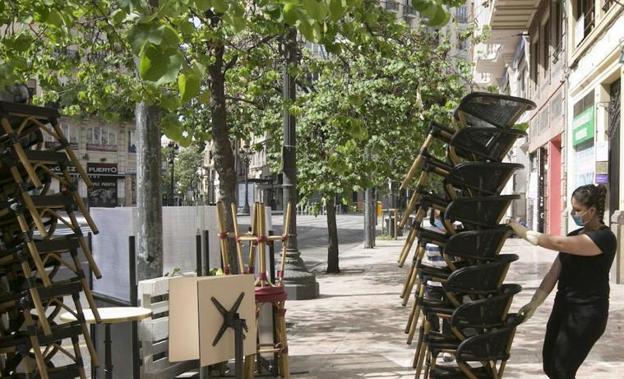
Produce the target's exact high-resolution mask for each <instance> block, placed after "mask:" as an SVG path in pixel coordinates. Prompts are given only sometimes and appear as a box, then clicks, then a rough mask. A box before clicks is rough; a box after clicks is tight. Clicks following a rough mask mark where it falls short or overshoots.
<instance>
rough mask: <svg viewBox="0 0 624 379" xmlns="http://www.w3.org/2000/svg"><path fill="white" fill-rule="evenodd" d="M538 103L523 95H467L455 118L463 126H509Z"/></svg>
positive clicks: (477, 93)
mask: <svg viewBox="0 0 624 379" xmlns="http://www.w3.org/2000/svg"><path fill="white" fill-rule="evenodd" d="M536 107H537V105H536V104H535V103H534V102H532V101H531V100H527V99H524V98H521V97H515V96H507V95H500V94H495V93H487V92H473V93H471V94H468V95H466V96H465V97H464V98H463V99H462V101H461V103H460V104H459V106H458V107H457V109H456V110H455V119H456V120H457V121H458V122H459V123H460V124H461V125H463V126H470V127H479V126H485V127H495V128H509V127H512V126H513V125H514V124H515V123H516V121H518V119H519V118H520V117H521V116H522V115H523V114H524V112H526V111H529V110H533V109H535V108H536Z"/></svg>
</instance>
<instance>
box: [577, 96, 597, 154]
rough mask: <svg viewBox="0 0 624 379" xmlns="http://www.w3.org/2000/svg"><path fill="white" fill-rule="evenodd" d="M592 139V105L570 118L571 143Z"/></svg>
mask: <svg viewBox="0 0 624 379" xmlns="http://www.w3.org/2000/svg"><path fill="white" fill-rule="evenodd" d="M593 139H594V107H593V106H592V107H590V108H587V109H586V110H585V111H583V113H581V114H579V115H578V116H576V117H574V120H572V145H574V146H576V145H579V144H581V143H583V142H585V141H589V140H593Z"/></svg>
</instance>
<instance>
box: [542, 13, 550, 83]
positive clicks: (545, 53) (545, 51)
mask: <svg viewBox="0 0 624 379" xmlns="http://www.w3.org/2000/svg"><path fill="white" fill-rule="evenodd" d="M542 36H544V38H542V67H543V68H544V76H546V75H548V68H549V67H550V21H546V23H545V24H544V26H543V27H542Z"/></svg>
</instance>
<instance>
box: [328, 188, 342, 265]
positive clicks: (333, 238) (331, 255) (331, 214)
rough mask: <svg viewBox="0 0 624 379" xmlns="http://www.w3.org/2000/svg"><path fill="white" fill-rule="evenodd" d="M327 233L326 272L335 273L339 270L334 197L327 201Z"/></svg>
mask: <svg viewBox="0 0 624 379" xmlns="http://www.w3.org/2000/svg"><path fill="white" fill-rule="evenodd" d="M327 233H328V235H329V245H328V246H327V273H328V274H337V273H339V272H340V267H339V265H338V226H337V223H336V199H332V200H330V201H328V202H327Z"/></svg>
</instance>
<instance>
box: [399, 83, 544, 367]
mask: <svg viewBox="0 0 624 379" xmlns="http://www.w3.org/2000/svg"><path fill="white" fill-rule="evenodd" d="M534 108H535V104H534V103H533V102H531V101H528V100H525V99H521V98H517V97H511V96H505V95H497V94H490V93H472V94H470V95H468V96H466V97H465V98H464V99H463V100H462V102H461V104H460V105H459V107H458V108H457V110H456V111H455V125H454V126H453V127H448V126H442V125H436V124H434V125H431V127H430V129H429V134H428V136H427V138H426V140H425V143H424V144H423V146H422V148H421V149H420V152H419V154H418V156H417V157H416V159H415V160H414V164H413V165H412V167H411V168H410V171H409V173H408V174H407V176H406V178H405V180H404V181H403V183H402V188H403V189H407V188H408V187H409V188H410V191H411V198H410V201H409V203H408V206H407V209H406V211H405V212H404V215H403V219H402V220H401V223H400V225H399V227H401V228H402V227H405V226H406V225H409V226H410V232H409V233H408V236H407V239H406V241H405V245H404V247H403V250H402V252H401V255H400V258H399V265H400V266H402V265H403V264H404V263H405V261H406V258H407V257H408V255H409V253H410V250H412V246H413V244H414V243H415V242H416V249H415V253H414V256H413V260H412V265H411V268H410V269H409V270H408V273H407V277H406V279H405V285H404V288H403V292H402V295H401V297H402V298H403V305H407V303H408V300H409V298H410V295H411V294H412V293H414V297H415V299H414V303H413V306H412V310H411V313H410V316H409V320H408V323H407V326H406V330H405V331H406V333H407V334H408V343H410V344H411V343H412V340H413V338H414V337H415V335H416V331H418V340H417V341H418V342H417V346H416V352H415V356H414V362H413V366H414V368H416V378H419V377H420V376H421V375H424V377H431V378H500V377H501V376H502V374H503V371H504V369H505V364H506V362H507V360H508V358H509V351H510V348H511V342H512V340H513V336H514V333H515V329H516V326H517V325H518V324H519V323H520V322H521V317H519V316H518V315H515V314H510V313H509V308H510V305H511V303H512V301H513V297H514V295H515V294H517V293H518V292H520V290H521V288H520V286H519V285H516V284H506V283H504V281H505V277H506V274H507V271H508V269H509V266H510V264H511V263H513V262H514V261H515V260H517V259H518V256H517V255H515V254H500V251H501V248H502V246H503V244H504V242H505V240H506V239H507V238H508V237H509V235H510V234H511V230H510V229H509V228H508V227H507V226H506V225H504V224H502V222H503V221H502V218H503V217H504V215H505V212H506V211H507V208H508V207H509V205H510V204H511V203H512V201H513V200H515V199H518V198H519V196H517V195H501V191H502V190H503V189H504V187H505V186H506V184H507V182H508V180H509V179H510V178H511V177H512V176H513V173H514V172H515V171H516V170H518V169H521V168H522V167H523V166H522V165H520V164H515V163H504V162H503V160H504V158H505V157H506V155H507V153H508V152H509V150H510V149H511V148H512V147H513V145H514V143H515V142H516V140H517V139H518V138H520V137H523V136H525V135H526V134H525V132H524V131H523V130H520V129H519V128H514V127H515V124H516V122H517V121H518V119H519V118H520V117H521V116H522V115H523V114H524V113H525V112H526V111H527V110H530V109H534ZM434 143H439V144H441V145H442V147H443V148H444V149H445V150H446V158H445V159H439V158H436V156H435V155H434V154H432V153H430V150H431V148H432V146H433V144H434ZM417 172H420V176H419V177H418V179H417V180H415V181H413V180H412V179H413V178H414V177H415V175H416V173H417ZM433 176H437V177H438V179H439V180H438V182H440V181H441V183H442V187H443V188H444V190H443V191H439V192H438V193H436V192H434V191H432V184H431V183H432V182H433V180H432V179H433ZM412 182H415V185H413V186H412V185H411V184H412ZM431 212H439V214H440V217H441V220H442V222H443V225H444V229H443V230H440V229H439V230H431V229H428V228H426V227H425V226H424V225H423V221H424V220H425V219H426V215H427V213H431ZM427 244H433V245H437V246H438V247H439V252H440V254H441V255H442V257H443V259H444V262H445V264H444V265H441V266H440V265H436V266H432V265H427V264H426V261H423V257H424V256H425V250H426V246H427ZM431 283H436V284H437V285H436V286H429V284H431ZM441 353H448V354H450V356H451V358H453V359H452V360H451V361H452V363H447V364H441V363H439V360H440V358H441Z"/></svg>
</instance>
